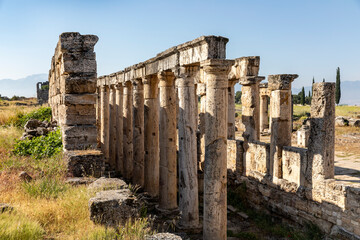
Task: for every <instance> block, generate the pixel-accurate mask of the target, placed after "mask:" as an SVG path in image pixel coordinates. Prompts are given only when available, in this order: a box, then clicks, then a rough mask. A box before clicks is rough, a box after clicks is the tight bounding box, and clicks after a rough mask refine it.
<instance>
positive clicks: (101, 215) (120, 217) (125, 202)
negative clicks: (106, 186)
mask: <svg viewBox="0 0 360 240" xmlns="http://www.w3.org/2000/svg"><path fill="white" fill-rule="evenodd" d="M89 210H90V219H91V220H92V221H93V222H94V223H97V224H103V225H105V226H111V227H118V226H119V225H121V226H124V225H125V224H126V222H127V221H129V220H132V219H135V218H137V217H139V215H140V204H139V201H138V200H137V199H136V197H135V196H133V195H132V193H131V192H130V190H129V189H121V190H108V191H102V192H98V193H96V196H95V197H93V198H91V199H90V200H89Z"/></svg>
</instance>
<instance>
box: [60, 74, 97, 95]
mask: <svg viewBox="0 0 360 240" xmlns="http://www.w3.org/2000/svg"><path fill="white" fill-rule="evenodd" d="M60 81H61V83H62V84H61V85H60V86H59V89H60V92H61V93H63V94H72V93H75V94H80V93H95V91H96V81H97V78H96V73H81V74H79V73H77V74H63V75H61V77H60Z"/></svg>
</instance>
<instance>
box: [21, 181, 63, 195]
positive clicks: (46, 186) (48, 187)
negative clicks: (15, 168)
mask: <svg viewBox="0 0 360 240" xmlns="http://www.w3.org/2000/svg"><path fill="white" fill-rule="evenodd" d="M22 188H23V189H24V191H25V192H26V193H27V194H29V195H30V196H31V197H35V198H47V199H54V198H58V197H59V196H60V195H61V194H62V193H64V192H65V191H66V190H68V188H69V187H68V185H66V184H65V183H64V182H63V181H61V180H60V179H58V178H56V177H55V178H52V177H51V176H47V177H44V178H40V179H37V180H35V181H31V182H24V183H23V184H22Z"/></svg>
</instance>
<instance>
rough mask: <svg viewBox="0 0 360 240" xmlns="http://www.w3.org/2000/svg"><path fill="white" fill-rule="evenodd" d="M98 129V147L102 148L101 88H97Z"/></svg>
mask: <svg viewBox="0 0 360 240" xmlns="http://www.w3.org/2000/svg"><path fill="white" fill-rule="evenodd" d="M50 100H51V99H50ZM96 128H97V137H96V138H97V147H98V148H101V90H100V87H99V86H98V87H97V88H96Z"/></svg>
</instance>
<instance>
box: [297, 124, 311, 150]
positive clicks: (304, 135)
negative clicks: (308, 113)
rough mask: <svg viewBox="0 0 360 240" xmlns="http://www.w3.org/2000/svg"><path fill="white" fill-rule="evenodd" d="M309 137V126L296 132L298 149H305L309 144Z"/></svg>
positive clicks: (304, 126)
mask: <svg viewBox="0 0 360 240" xmlns="http://www.w3.org/2000/svg"><path fill="white" fill-rule="evenodd" d="M309 136H310V126H308V125H303V126H302V127H301V128H300V129H299V130H298V131H297V144H298V145H299V146H300V147H307V146H308V142H309Z"/></svg>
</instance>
